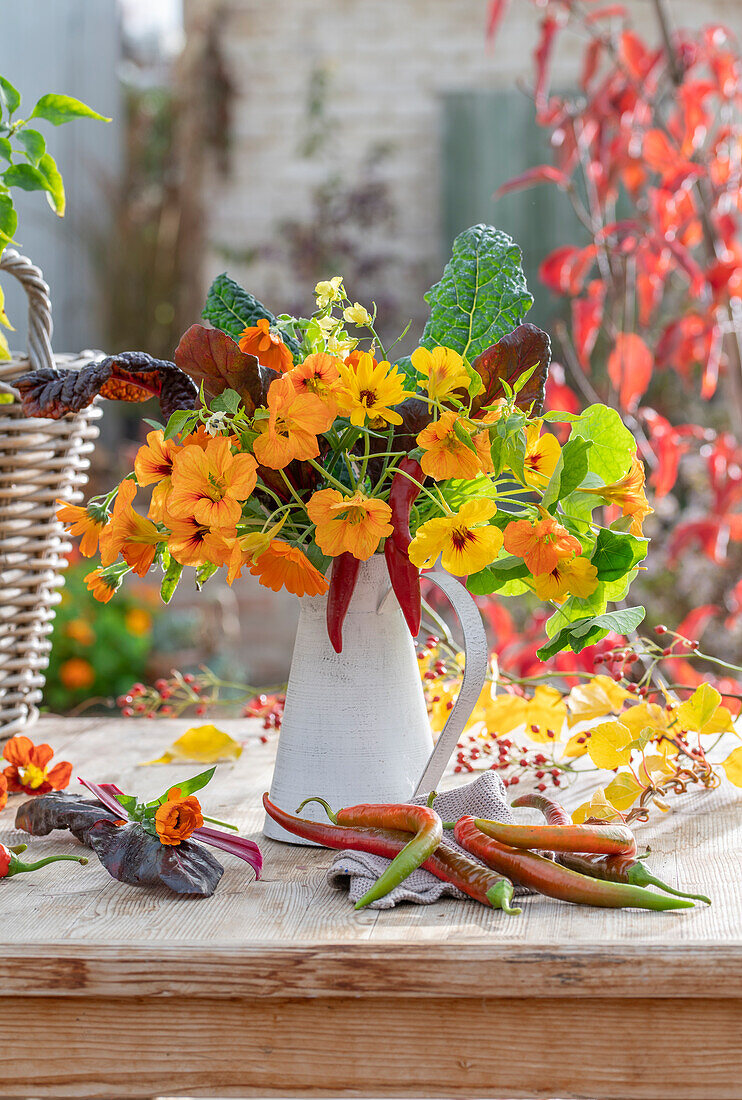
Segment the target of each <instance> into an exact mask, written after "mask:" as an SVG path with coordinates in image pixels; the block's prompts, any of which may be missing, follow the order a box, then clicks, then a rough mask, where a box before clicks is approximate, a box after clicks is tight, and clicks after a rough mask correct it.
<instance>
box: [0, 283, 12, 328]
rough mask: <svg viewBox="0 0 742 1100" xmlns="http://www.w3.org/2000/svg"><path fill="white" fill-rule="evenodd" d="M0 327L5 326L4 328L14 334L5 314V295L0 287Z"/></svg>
mask: <svg viewBox="0 0 742 1100" xmlns="http://www.w3.org/2000/svg"><path fill="white" fill-rule="evenodd" d="M0 325H5V328H9V329H10V331H11V332H15V329H14V328H13V326H12V325H11V323H10V321H9V320H8V315H7V313H6V312H5V294H4V292H3V288H2V287H1V286H0Z"/></svg>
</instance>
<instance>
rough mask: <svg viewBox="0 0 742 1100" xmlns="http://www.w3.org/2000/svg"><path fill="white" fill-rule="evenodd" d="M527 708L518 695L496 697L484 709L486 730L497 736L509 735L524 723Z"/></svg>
mask: <svg viewBox="0 0 742 1100" xmlns="http://www.w3.org/2000/svg"><path fill="white" fill-rule="evenodd" d="M527 707H528V704H527V702H526V700H525V699H522V698H521V697H520V696H519V695H497V696H496V697H495V698H494V699H490V701H489V703H488V704H487V707H486V722H487V728H488V729H489V730H490V732H491V733H494V734H495V735H497V736H499V735H500V734H502V733H511V732H512V730H514V729H517V728H518V726H522V725H523V723H524V722H525V720H526V709H527Z"/></svg>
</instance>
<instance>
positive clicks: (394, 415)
mask: <svg viewBox="0 0 742 1100" xmlns="http://www.w3.org/2000/svg"><path fill="white" fill-rule="evenodd" d="M354 360H355V361H354ZM340 378H341V380H342V383H343V387H342V390H341V391H340V393H339V395H338V396H339V405H340V411H341V412H342V413H343V414H344V415H346V416H349V417H350V422H351V424H354V425H355V426H356V427H357V428H361V427H363V425H364V424H365V423H366V422H367V421H368V422H369V423H370V424H371V425H372V427H373V426H375V427H380V426H383V424H384V422H386V423H387V424H401V423H402V417H401V416H400V415H399V413H398V412H394V408H393V406H394V405H399V404H400V402H402V401H405V400H406V399H407V398H408V397H412V396H413V394H412V393H411V392H408V391H407V390H405V388H404V383H405V379H404V375H403V374H401V373H400V372H399V371H398V370H397V368H396V367H393V366H392V365H391V363H388V362H386V360H384V361H382V362H381V363H377V362H376V361H375V360H374V358H373V357H372V356H371V355H370V354H369V352H367V351H363V352H361V353H360V354H359V355H358V356H354V357H353V359H351V361H350V362H348V361H346V362H345V363H344V364H343V365H342V366H341V368H340Z"/></svg>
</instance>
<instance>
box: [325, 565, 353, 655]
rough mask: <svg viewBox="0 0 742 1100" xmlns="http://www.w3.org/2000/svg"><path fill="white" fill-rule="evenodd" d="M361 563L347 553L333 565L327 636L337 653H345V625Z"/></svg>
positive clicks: (328, 593) (328, 594) (328, 604)
mask: <svg viewBox="0 0 742 1100" xmlns="http://www.w3.org/2000/svg"><path fill="white" fill-rule="evenodd" d="M360 567H361V562H360V560H359V559H358V558H356V557H355V556H354V555H353V554H350V553H348V552H347V551H346V552H345V553H344V554H340V555H339V556H338V557H337V558H335V560H334V561H333V563H332V573H331V575H330V587H329V589H328V592H327V612H326V614H327V635H328V637H329V639H330V642H331V644H332V648H333V649H334V650H335V652H336V653H342V651H343V623H344V622H345V616H346V615H347V613H348V608H349V607H350V601H351V600H352V599H353V593H354V592H355V587H356V581H357V580H358V570H359V569H360Z"/></svg>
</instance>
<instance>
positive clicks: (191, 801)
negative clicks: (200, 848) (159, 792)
mask: <svg viewBox="0 0 742 1100" xmlns="http://www.w3.org/2000/svg"><path fill="white" fill-rule="evenodd" d="M203 823H204V819H203V814H202V813H201V803H200V802H199V801H198V799H197V798H196V796H195V795H193V794H191V795H189V796H188V798H181V794H180V787H173V788H172V790H169V791H168V792H167V800H166V801H165V802H163V803H162V805H161V806H158V808H157V812H156V814H155V829H156V830H157V835H158V837H159V838H160V843H161V844H172V845H176V844H180V842H181V841H183V840H188V837H189V836H191V835H192V834H193V833H194V832H195V831H196V829H200V828H201V827H202V826H203Z"/></svg>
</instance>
